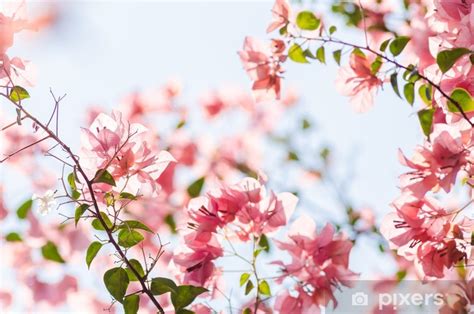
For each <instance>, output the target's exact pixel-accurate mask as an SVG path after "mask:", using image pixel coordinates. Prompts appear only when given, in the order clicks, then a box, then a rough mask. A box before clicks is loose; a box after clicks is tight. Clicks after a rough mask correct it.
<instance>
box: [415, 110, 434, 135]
mask: <svg viewBox="0 0 474 314" xmlns="http://www.w3.org/2000/svg"><path fill="white" fill-rule="evenodd" d="M433 115H434V109H423V110H420V111H418V119H419V120H420V125H421V129H422V130H423V133H424V134H425V135H426V136H429V135H430V133H431V125H432V124H433Z"/></svg>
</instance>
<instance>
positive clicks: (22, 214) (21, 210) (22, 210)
mask: <svg viewBox="0 0 474 314" xmlns="http://www.w3.org/2000/svg"><path fill="white" fill-rule="evenodd" d="M31 206H33V200H31V199H29V200H27V201H25V202H24V203H23V204H21V205H20V207H18V209H17V210H16V215H17V216H18V218H20V219H25V218H26V216H27V215H28V212H29V211H30V210H31Z"/></svg>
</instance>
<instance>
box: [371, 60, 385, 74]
mask: <svg viewBox="0 0 474 314" xmlns="http://www.w3.org/2000/svg"><path fill="white" fill-rule="evenodd" d="M382 64H383V63H382V58H381V57H377V58H375V60H374V62H372V64H371V65H370V71H371V73H372V74H374V75H375V74H377V72H378V71H379V70H380V68H381V67H382Z"/></svg>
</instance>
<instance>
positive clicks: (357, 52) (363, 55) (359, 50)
mask: <svg viewBox="0 0 474 314" xmlns="http://www.w3.org/2000/svg"><path fill="white" fill-rule="evenodd" d="M352 53H353V54H355V55H356V56H359V57H361V58H365V53H364V52H363V51H362V50H361V49H360V48H354V49H353V50H352Z"/></svg>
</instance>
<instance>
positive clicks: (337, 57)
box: [332, 49, 341, 65]
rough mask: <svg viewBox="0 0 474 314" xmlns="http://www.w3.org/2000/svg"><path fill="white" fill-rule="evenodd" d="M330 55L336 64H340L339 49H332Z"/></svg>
mask: <svg viewBox="0 0 474 314" xmlns="http://www.w3.org/2000/svg"><path fill="white" fill-rule="evenodd" d="M332 56H333V57H334V61H336V63H337V65H341V49H339V50H336V51H334V52H333V53H332Z"/></svg>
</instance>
